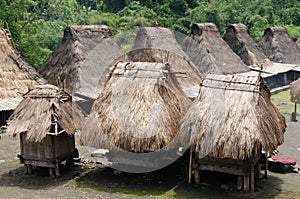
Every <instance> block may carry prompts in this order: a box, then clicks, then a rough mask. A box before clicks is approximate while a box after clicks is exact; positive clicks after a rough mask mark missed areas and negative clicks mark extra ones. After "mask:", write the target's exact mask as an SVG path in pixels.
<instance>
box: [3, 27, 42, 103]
mask: <svg viewBox="0 0 300 199" xmlns="http://www.w3.org/2000/svg"><path fill="white" fill-rule="evenodd" d="M45 82H46V81H45V80H44V79H43V78H42V77H41V76H40V75H39V74H38V73H37V72H36V71H35V69H34V68H33V67H32V66H30V65H29V64H28V63H26V62H25V61H24V60H23V58H22V57H21V56H20V55H19V54H18V53H17V51H16V49H15V48H14V47H13V44H12V40H11V38H9V37H8V36H7V34H6V32H5V30H4V29H2V28H0V98H21V97H22V95H23V94H24V93H26V92H27V91H28V90H29V89H30V88H32V87H34V86H35V85H38V84H43V83H45Z"/></svg>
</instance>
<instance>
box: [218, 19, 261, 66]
mask: <svg viewBox="0 0 300 199" xmlns="http://www.w3.org/2000/svg"><path fill="white" fill-rule="evenodd" d="M223 38H224V40H225V41H226V42H227V44H228V45H229V46H230V47H231V49H232V50H233V51H234V52H235V53H236V54H237V55H239V56H240V58H241V59H242V60H243V61H244V63H245V64H247V65H260V64H262V63H264V62H265V59H266V58H267V57H266V56H265V55H264V53H263V52H262V51H261V50H260V49H259V47H258V45H257V44H256V43H255V42H254V41H253V39H252V37H251V36H250V35H249V34H248V28H247V26H246V25H244V24H241V23H239V24H231V25H229V26H228V27H227V28H226V33H225V35H224V37H223Z"/></svg>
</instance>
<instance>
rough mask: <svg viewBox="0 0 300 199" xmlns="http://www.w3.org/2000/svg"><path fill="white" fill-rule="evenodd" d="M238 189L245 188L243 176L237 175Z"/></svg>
mask: <svg viewBox="0 0 300 199" xmlns="http://www.w3.org/2000/svg"><path fill="white" fill-rule="evenodd" d="M236 187H237V190H241V189H242V188H243V176H238V177H237V186H236Z"/></svg>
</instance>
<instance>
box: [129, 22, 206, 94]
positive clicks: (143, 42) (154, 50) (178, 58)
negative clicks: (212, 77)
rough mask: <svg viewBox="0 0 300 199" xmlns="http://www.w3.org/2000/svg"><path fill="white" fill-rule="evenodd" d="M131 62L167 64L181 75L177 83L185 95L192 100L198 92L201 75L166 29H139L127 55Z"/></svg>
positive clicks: (173, 35)
mask: <svg viewBox="0 0 300 199" xmlns="http://www.w3.org/2000/svg"><path fill="white" fill-rule="evenodd" d="M127 55H128V58H129V59H130V61H133V62H157V63H163V64H165V63H169V64H171V65H172V70H173V72H178V73H181V77H180V78H178V82H179V84H180V85H181V87H182V89H183V91H184V92H185V93H186V95H187V96H188V97H189V98H191V99H194V98H195V97H196V96H197V94H198V91H199V83H200V81H201V79H202V76H203V74H202V73H201V72H200V71H199V70H198V69H197V67H196V66H195V65H194V64H193V62H192V61H191V60H190V58H189V57H188V55H187V54H186V53H185V52H184V51H183V50H182V49H181V46H180V45H179V44H178V42H177V40H176V38H175V34H174V33H173V32H172V31H171V30H170V29H167V28H162V27H147V28H140V29H139V31H138V33H137V35H136V38H135V41H134V45H133V47H132V50H131V51H130V52H129V53H128V54H127Z"/></svg>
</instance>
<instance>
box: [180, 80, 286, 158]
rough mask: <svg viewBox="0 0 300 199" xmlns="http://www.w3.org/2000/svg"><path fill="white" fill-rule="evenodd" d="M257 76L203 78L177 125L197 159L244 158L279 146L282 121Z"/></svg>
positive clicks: (283, 122) (281, 135)
mask: <svg viewBox="0 0 300 199" xmlns="http://www.w3.org/2000/svg"><path fill="white" fill-rule="evenodd" d="M270 95H271V94H270V91H269V89H268V88H267V86H266V84H265V82H264V81H263V80H262V79H261V78H258V76H246V75H213V74H210V75H207V76H206V78H205V79H204V81H203V82H202V84H201V87H200V93H199V96H198V97H197V99H195V101H194V102H193V104H192V106H191V107H190V108H189V110H188V112H187V114H186V115H185V117H184V118H183V120H182V121H181V124H180V132H181V133H190V134H191V138H190V140H191V144H192V145H194V146H195V150H196V152H198V153H199V155H200V156H202V157H203V156H205V155H209V156H210V157H215V158H222V159H223V158H231V159H247V158H253V157H256V155H257V154H258V153H259V152H260V147H261V146H262V147H263V149H264V150H265V151H273V150H274V149H276V148H277V146H278V145H280V144H282V143H283V134H284V132H285V128H286V123H285V118H284V117H283V116H282V115H281V114H280V112H279V111H278V109H277V108H276V107H275V106H274V105H273V104H272V103H271V100H270Z"/></svg>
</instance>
